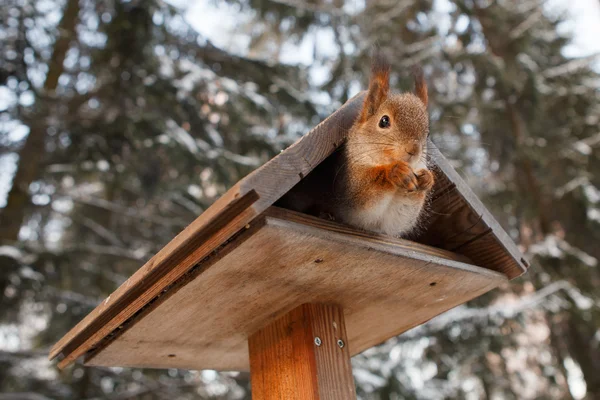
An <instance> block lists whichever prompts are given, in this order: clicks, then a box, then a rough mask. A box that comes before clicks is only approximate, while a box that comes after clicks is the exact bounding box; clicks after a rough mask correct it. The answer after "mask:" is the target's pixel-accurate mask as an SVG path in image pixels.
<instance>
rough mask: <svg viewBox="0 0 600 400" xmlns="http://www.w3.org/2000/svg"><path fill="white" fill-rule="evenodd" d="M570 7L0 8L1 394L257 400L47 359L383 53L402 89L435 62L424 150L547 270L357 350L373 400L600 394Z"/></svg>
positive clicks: (538, 0)
mask: <svg viewBox="0 0 600 400" xmlns="http://www.w3.org/2000/svg"><path fill="white" fill-rule="evenodd" d="M194 10H195V11H194ZM559 11H560V10H559ZM559 11H553V10H551V7H549V6H548V2H547V1H544V0H502V1H501V0H498V1H490V0H487V1H486V0H451V1H450V0H435V1H433V0H399V1H396V0H378V1H375V0H373V1H368V2H366V3H365V2H364V1H363V2H361V1H357V0H311V1H307V2H303V1H300V0H228V1H216V0H215V1H206V2H192V1H190V2H186V1H184V0H178V1H168V2H164V1H159V0H144V1H142V0H129V1H125V0H106V1H100V0H99V1H90V0H61V1H54V0H3V1H2V5H1V8H0V40H1V42H2V45H1V50H0V52H1V57H0V207H1V208H0V298H1V301H0V400H7V399H25V400H28V399H29V400H43V399H123V400H124V399H170V400H176V399H197V398H201V399H242V398H249V383H248V375H247V374H238V373H216V372H214V371H204V372H196V371H182V370H136V369H124V368H82V367H81V366H74V367H71V368H69V369H67V370H66V371H62V372H60V371H58V370H57V369H56V368H55V367H54V365H53V364H52V363H50V362H48V361H47V353H48V350H49V347H50V346H51V345H52V344H53V343H54V342H56V340H57V339H59V338H60V337H61V336H62V335H63V334H64V333H65V332H67V331H68V330H69V329H70V328H71V327H72V326H74V325H75V324H76V323H77V322H78V321H79V320H80V319H81V318H82V317H83V316H84V315H86V314H87V313H88V312H89V311H90V310H91V309H92V308H93V307H94V306H96V305H97V304H98V303H99V301H100V300H101V299H103V298H104V297H105V296H107V295H108V294H109V293H110V292H111V291H113V290H114V289H115V288H116V287H117V286H118V285H119V284H121V283H122V282H123V281H124V280H125V279H126V277H128V276H129V275H130V274H132V273H133V272H134V271H135V270H136V269H137V268H138V267H140V266H141V265H142V264H143V263H144V261H145V260H147V259H148V258H150V257H151V256H152V255H153V254H154V253H155V252H156V251H157V250H159V249H160V248H161V247H162V246H163V245H164V244H166V243H167V242H168V241H169V240H170V239H172V238H173V237H174V235H175V234H176V233H177V232H179V231H180V230H181V229H182V228H183V227H185V226H186V224H188V223H189V222H190V221H192V220H193V219H194V218H195V217H196V216H197V215H199V214H200V213H201V212H202V211H203V210H205V209H206V208H207V207H208V206H209V205H210V204H211V203H212V202H213V201H214V200H215V199H216V198H217V197H218V196H219V195H220V194H221V193H223V192H224V191H225V190H226V188H227V187H228V186H229V185H231V184H232V183H234V182H236V181H237V180H238V179H240V178H241V177H243V176H244V175H245V174H247V173H248V172H250V171H251V170H253V169H254V168H256V167H257V166H259V165H261V164H262V163H264V162H265V161H266V160H268V159H269V158H270V157H271V156H273V155H274V154H276V153H277V152H278V151H279V150H281V149H282V148H284V147H285V146H286V145H288V144H290V143H291V142H293V141H294V140H296V139H297V138H298V137H299V136H301V135H302V134H304V133H306V132H308V130H309V129H310V128H311V127H313V126H314V125H316V124H317V123H318V122H319V121H320V120H322V119H323V118H325V117H326V116H327V115H328V114H330V113H331V112H332V111H333V110H335V109H336V108H337V107H338V106H339V105H341V104H342V103H343V102H344V101H346V100H347V99H348V98H349V97H351V96H352V95H354V94H355V93H357V92H358V91H359V90H360V89H362V88H365V87H366V80H367V76H368V67H369V54H370V52H371V49H372V47H373V45H375V44H376V45H378V46H379V47H381V48H383V49H385V50H387V51H388V53H389V54H390V55H391V56H392V57H391V58H392V63H393V76H392V82H393V84H394V85H395V86H396V87H397V88H398V89H400V88H405V89H406V88H408V87H409V86H408V84H409V80H408V79H409V76H408V72H407V71H408V70H409V67H410V66H412V65H413V64H415V63H419V64H421V65H422V66H423V67H424V69H425V72H426V76H427V79H428V81H429V85H430V102H431V107H430V113H431V118H432V138H433V141H434V142H435V143H436V144H437V145H438V146H439V147H440V149H441V150H442V152H443V153H445V154H446V156H447V157H448V158H450V159H451V160H452V162H453V165H454V166H455V167H456V168H457V169H458V171H459V172H460V174H461V175H462V176H463V177H465V179H467V182H468V183H469V184H470V185H471V186H472V187H473V188H474V189H475V191H476V192H477V193H478V194H479V195H480V196H481V197H482V199H483V200H484V202H485V203H486V205H487V206H488V207H489V208H490V209H491V210H492V212H493V213H494V214H495V216H496V217H497V218H498V219H499V220H500V222H501V223H502V225H503V226H504V228H505V229H506V230H507V232H509V234H510V235H511V236H512V237H513V238H514V239H515V241H517V243H519V244H520V246H521V248H522V249H523V251H524V252H525V253H526V254H527V256H528V257H529V259H530V260H531V261H532V264H533V267H532V269H531V270H530V272H529V273H528V274H527V275H526V276H525V277H523V278H520V279H518V280H516V281H514V282H512V283H511V284H510V285H506V287H503V288H501V289H500V290H495V291H494V292H492V293H490V294H488V295H486V296H484V297H482V298H480V299H477V300H476V301H473V302H471V303H469V304H467V305H465V306H461V307H459V308H457V309H454V310H452V311H450V312H449V313H447V314H445V315H443V316H441V317H439V318H437V319H434V320H433V321H431V322H430V323H428V324H426V325H424V326H422V327H419V328H417V329H414V330H412V331H410V332H408V333H406V334H405V335H402V336H400V337H398V338H396V339H393V340H390V341H389V342H387V343H386V344H384V345H382V346H379V347H377V348H374V349H371V350H369V351H367V352H366V353H365V354H362V355H359V356H357V357H355V358H354V359H353V364H354V371H355V378H356V382H357V385H358V393H359V396H360V398H361V399H600V372H599V371H600V289H599V288H600V270H599V268H600V266H599V265H598V260H599V259H600V246H599V245H598V243H599V242H600V189H599V188H600V158H599V156H600V152H598V149H599V147H600V130H599V118H600V102H599V101H598V100H599V97H600V93H599V87H600V75H599V72H598V71H599V68H598V64H597V61H596V58H595V55H590V56H586V57H573V56H572V55H569V52H568V51H567V50H568V46H569V44H570V43H571V37H570V36H569V35H570V34H569V32H568V29H564V26H565V23H567V22H568V21H569V18H570V17H569V15H568V14H566V13H562V12H559ZM598 24H600V16H598ZM207 32H209V33H210V34H208V33H207ZM594 40H596V41H597V40H600V38H598V37H596V38H595V39H594Z"/></svg>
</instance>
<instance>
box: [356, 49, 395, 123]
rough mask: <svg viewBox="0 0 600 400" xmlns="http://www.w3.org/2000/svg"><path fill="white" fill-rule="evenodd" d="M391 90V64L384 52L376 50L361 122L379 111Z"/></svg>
mask: <svg viewBox="0 0 600 400" xmlns="http://www.w3.org/2000/svg"><path fill="white" fill-rule="evenodd" d="M389 92H390V64H389V62H388V60H387V59H386V58H385V56H384V55H383V54H381V53H379V52H376V53H375V54H374V55H373V64H372V66H371V79H370V81H369V92H368V93H367V97H366V98H365V102H364V104H363V108H362V112H361V114H360V122H365V121H366V120H367V119H369V117H371V116H373V114H375V112H377V109H378V108H379V106H380V105H381V103H383V102H384V101H385V99H386V98H387V97H388V94H389Z"/></svg>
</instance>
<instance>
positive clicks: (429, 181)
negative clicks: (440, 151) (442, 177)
mask: <svg viewBox="0 0 600 400" xmlns="http://www.w3.org/2000/svg"><path fill="white" fill-rule="evenodd" d="M416 176H417V182H418V183H417V187H418V190H423V191H427V190H429V189H431V188H432V187H433V182H434V179H433V174H432V173H431V171H429V170H427V169H421V170H419V171H417V173H416Z"/></svg>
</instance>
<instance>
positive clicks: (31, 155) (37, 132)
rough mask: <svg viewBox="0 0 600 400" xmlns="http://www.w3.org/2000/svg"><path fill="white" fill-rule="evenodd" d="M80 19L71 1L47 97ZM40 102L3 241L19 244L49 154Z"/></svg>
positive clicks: (0, 229) (3, 218)
mask: <svg viewBox="0 0 600 400" xmlns="http://www.w3.org/2000/svg"><path fill="white" fill-rule="evenodd" d="M78 16H79V0H68V2H67V4H66V7H65V12H64V14H63V17H62V19H61V21H60V23H59V25H58V28H57V30H58V36H57V38H56V42H55V44H54V50H53V51H52V57H51V58H50V61H49V63H48V74H47V75H46V80H45V81H44V87H43V88H44V93H45V94H47V95H49V94H53V92H54V91H55V90H56V87H57V85H58V78H59V77H60V75H61V74H62V73H63V71H64V66H63V63H64V61H65V56H66V54H67V51H68V50H69V45H70V43H71V40H72V39H73V38H74V37H75V27H76V25H77V19H78ZM40 101H42V100H41V99H40V98H38V99H36V104H35V107H36V110H37V113H36V114H37V115H36V116H35V117H34V119H33V121H34V122H33V124H32V125H31V126H30V127H29V128H30V131H29V135H28V136H27V139H25V144H24V145H23V148H22V149H21V151H20V152H19V164H18V169H17V172H16V174H15V176H14V178H13V182H12V188H11V190H10V192H9V193H8V198H7V202H6V206H5V207H4V209H3V210H2V213H1V214H0V241H1V242H7V241H8V242H11V241H12V242H15V241H17V240H18V236H19V230H20V229H21V225H22V224H23V221H24V219H25V213H26V209H27V206H28V205H29V185H30V184H31V183H32V182H33V181H34V180H35V179H36V178H37V177H38V176H39V173H40V167H41V161H42V160H43V156H44V153H45V146H44V145H45V139H46V129H47V127H46V123H45V116H46V107H43V106H44V105H43V104H40Z"/></svg>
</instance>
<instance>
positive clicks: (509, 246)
mask: <svg viewBox="0 0 600 400" xmlns="http://www.w3.org/2000/svg"><path fill="white" fill-rule="evenodd" d="M429 152H430V156H431V158H432V160H433V161H434V164H435V168H434V172H435V174H436V185H435V187H434V193H433V200H432V203H431V211H430V216H429V218H428V221H427V224H428V225H427V226H428V227H427V229H426V230H425V232H424V233H423V234H422V235H421V236H420V237H418V238H416V240H417V241H418V242H421V243H425V244H428V245H430V246H435V247H439V248H442V249H447V250H450V251H453V252H457V253H460V254H463V255H465V256H467V257H469V258H470V259H471V260H473V262H474V263H475V264H476V265H480V266H482V267H485V268H489V269H493V270H494V271H499V272H502V273H504V274H505V275H506V276H507V277H508V278H510V279H513V278H516V277H518V276H520V275H522V274H523V273H524V272H526V271H527V268H528V267H529V263H528V262H527V261H526V260H525V258H524V257H523V255H522V254H521V252H520V251H519V249H517V247H516V245H515V244H514V242H513V241H512V240H511V239H510V238H509V237H508V235H507V234H506V232H505V231H504V229H502V227H501V226H500V225H499V224H498V222H497V221H496V220H495V219H494V217H493V216H492V215H491V214H490V212H489V211H488V210H487V208H485V206H484V205H483V204H482V203H481V201H480V200H479V199H478V198H477V196H475V194H474V193H473V192H472V191H471V189H470V188H469V187H468V186H467V184H466V183H465V182H464V181H463V179H462V178H461V177H460V176H459V175H458V173H457V172H456V171H455V170H454V169H453V168H452V167H451V166H450V164H449V163H448V161H447V160H446V158H445V157H444V156H443V155H442V154H441V153H440V152H439V150H438V149H437V148H435V146H431V148H430V150H429Z"/></svg>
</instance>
